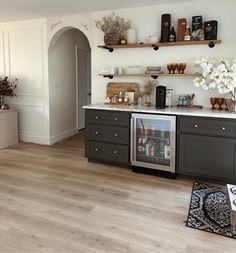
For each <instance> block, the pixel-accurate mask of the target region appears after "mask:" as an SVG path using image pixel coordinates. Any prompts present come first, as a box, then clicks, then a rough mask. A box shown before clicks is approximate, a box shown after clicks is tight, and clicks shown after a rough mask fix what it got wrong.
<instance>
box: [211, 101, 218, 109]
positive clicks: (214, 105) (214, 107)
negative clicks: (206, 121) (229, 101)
mask: <svg viewBox="0 0 236 253" xmlns="http://www.w3.org/2000/svg"><path fill="white" fill-rule="evenodd" d="M216 101H217V98H210V102H211V105H212V107H211V110H216V109H217V108H216Z"/></svg>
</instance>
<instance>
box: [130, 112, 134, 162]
mask: <svg viewBox="0 0 236 253" xmlns="http://www.w3.org/2000/svg"><path fill="white" fill-rule="evenodd" d="M130 129H131V131H130V135H131V136H130V142H131V143H130V161H131V164H132V162H133V161H134V118H132V117H131V119H130Z"/></svg>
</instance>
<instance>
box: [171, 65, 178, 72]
mask: <svg viewBox="0 0 236 253" xmlns="http://www.w3.org/2000/svg"><path fill="white" fill-rule="evenodd" d="M176 65H177V64H176V63H171V70H172V74H175V70H176V67H177V66H176Z"/></svg>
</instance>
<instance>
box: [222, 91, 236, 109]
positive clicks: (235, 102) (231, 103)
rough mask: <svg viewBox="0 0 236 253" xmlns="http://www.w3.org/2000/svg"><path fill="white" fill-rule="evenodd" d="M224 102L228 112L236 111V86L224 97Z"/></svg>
mask: <svg viewBox="0 0 236 253" xmlns="http://www.w3.org/2000/svg"><path fill="white" fill-rule="evenodd" d="M225 104H226V107H227V109H228V111H229V112H234V113H236V88H234V91H233V92H232V93H231V94H228V95H227V96H226V97H225Z"/></svg>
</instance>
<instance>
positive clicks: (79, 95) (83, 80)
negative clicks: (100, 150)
mask: <svg viewBox="0 0 236 253" xmlns="http://www.w3.org/2000/svg"><path fill="white" fill-rule="evenodd" d="M48 57H49V58H48V60H49V111H50V138H51V143H52V144H53V143H55V142H58V141H60V140H62V139H65V138H68V137H69V136H72V135H74V134H76V133H77V132H78V131H79V130H81V129H83V128H84V127H85V113H84V109H83V108H82V107H83V105H86V104H89V103H91V48H90V45H89V41H88V39H87V37H86V36H85V35H84V33H83V32H81V31H80V30H78V29H76V28H73V27H67V28H63V29H62V30H60V31H58V32H57V33H56V34H55V35H54V37H53V38H52V40H51V42H50V45H49V50H48Z"/></svg>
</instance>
